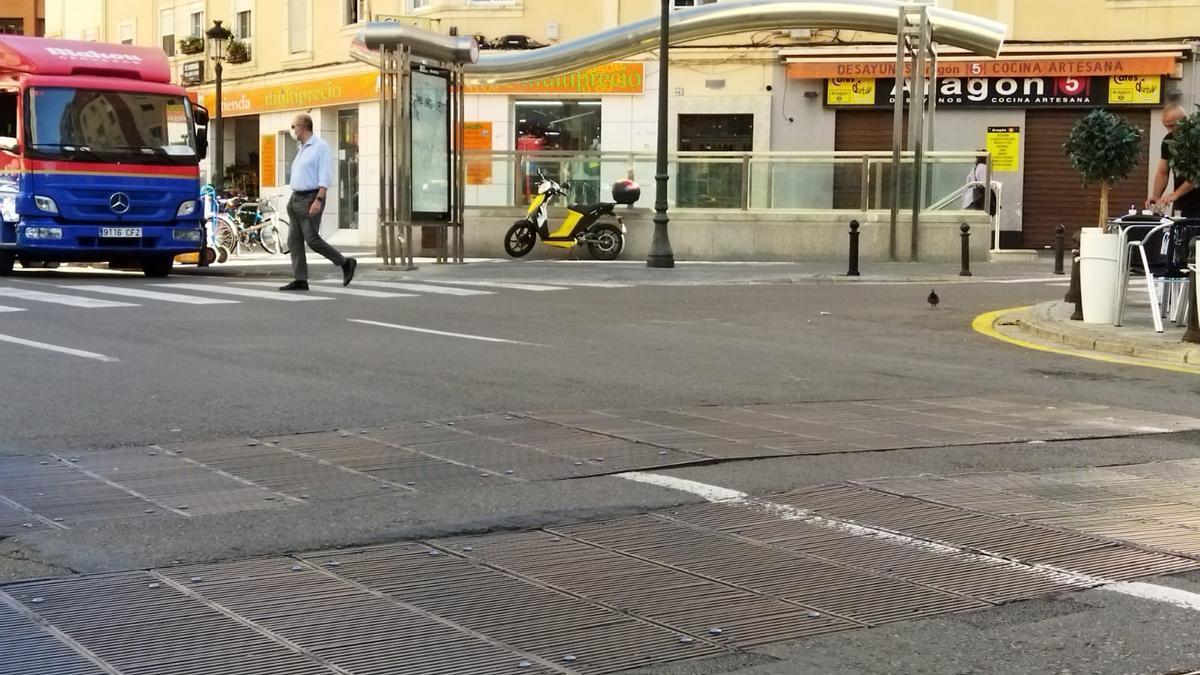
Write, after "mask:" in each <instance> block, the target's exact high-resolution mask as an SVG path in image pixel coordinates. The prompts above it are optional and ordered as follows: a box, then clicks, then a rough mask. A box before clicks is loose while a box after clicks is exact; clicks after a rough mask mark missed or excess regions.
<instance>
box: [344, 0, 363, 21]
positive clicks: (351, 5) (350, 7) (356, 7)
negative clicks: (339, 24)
mask: <svg viewBox="0 0 1200 675" xmlns="http://www.w3.org/2000/svg"><path fill="white" fill-rule="evenodd" d="M342 6H343V8H344V9H343V12H342V13H343V21H344V23H346V24H352V23H358V22H360V21H363V20H364V19H366V18H367V0H342Z"/></svg>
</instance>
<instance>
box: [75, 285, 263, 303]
mask: <svg viewBox="0 0 1200 675" xmlns="http://www.w3.org/2000/svg"><path fill="white" fill-rule="evenodd" d="M60 288H71V289H74V290H79V291H88V292H91V293H106V294H108V295H120V296H125V297H129V298H145V299H146V300H161V301H163V302H179V303H183V304H185V305H236V304H238V303H239V302H240V301H239V300H227V299H225V298H205V297H202V296H199V295H183V294H181V293H164V292H162V291H148V290H146V289H143V288H136V287H132V286H104V285H101V284H89V285H83V286H60Z"/></svg>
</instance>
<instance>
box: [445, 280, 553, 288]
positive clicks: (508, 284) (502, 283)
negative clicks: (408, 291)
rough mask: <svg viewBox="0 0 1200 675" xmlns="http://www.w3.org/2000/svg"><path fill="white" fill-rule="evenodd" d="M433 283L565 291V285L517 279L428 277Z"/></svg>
mask: <svg viewBox="0 0 1200 675" xmlns="http://www.w3.org/2000/svg"><path fill="white" fill-rule="evenodd" d="M426 281H428V283H431V284H451V285H454V286H482V287H483V288H507V289H512V290H514V291H565V290H567V288H566V287H565V286H548V285H546V284H526V283H519V282H515V281H449V280H446V279H427V280H426Z"/></svg>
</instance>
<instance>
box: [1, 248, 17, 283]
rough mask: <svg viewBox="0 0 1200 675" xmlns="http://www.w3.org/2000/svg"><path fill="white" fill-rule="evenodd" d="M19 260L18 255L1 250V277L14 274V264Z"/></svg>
mask: <svg viewBox="0 0 1200 675" xmlns="http://www.w3.org/2000/svg"><path fill="white" fill-rule="evenodd" d="M16 262H17V257H16V256H15V255H13V254H11V253H9V252H7V251H0V277H6V276H8V275H10V274H12V271H13V264H14V263H16Z"/></svg>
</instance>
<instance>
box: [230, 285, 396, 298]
mask: <svg viewBox="0 0 1200 675" xmlns="http://www.w3.org/2000/svg"><path fill="white" fill-rule="evenodd" d="M236 283H237V284H238V285H239V286H261V287H263V288H278V287H279V282H276V281H238V282H236ZM315 290H317V291H319V292H321V293H338V294H341V295H353V296H356V297H359V298H380V299H384V298H411V297H414V296H413V294H412V293H388V292H386V291H368V290H366V289H363V288H347V287H344V286H334V285H332V284H331V285H328V286H321V287H320V288H317V289H315Z"/></svg>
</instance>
